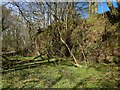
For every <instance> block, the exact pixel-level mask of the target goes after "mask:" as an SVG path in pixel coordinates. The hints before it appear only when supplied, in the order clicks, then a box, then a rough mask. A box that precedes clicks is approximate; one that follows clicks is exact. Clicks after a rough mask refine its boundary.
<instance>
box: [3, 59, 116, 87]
mask: <svg viewBox="0 0 120 90" xmlns="http://www.w3.org/2000/svg"><path fill="white" fill-rule="evenodd" d="M24 58H25V57H24ZM31 58H33V57H31ZM22 59H23V58H22ZM51 60H53V61H54V59H51ZM46 62H47V60H46ZM28 64H29V63H28ZM81 65H82V67H81V68H78V67H75V66H74V65H72V64H71V63H70V62H68V61H65V60H62V61H61V62H60V64H58V66H56V65H55V63H54V62H53V63H46V64H44V63H43V64H41V65H39V66H37V67H34V68H31V67H28V68H26V69H21V70H16V71H8V72H7V73H4V74H3V76H2V83H3V88H16V87H19V88H79V87H80V88H99V87H101V88H103V87H116V82H115V80H114V78H117V76H116V74H115V73H116V72H117V71H115V69H114V68H113V71H114V74H113V73H112V68H110V66H109V65H104V64H99V65H94V64H92V65H91V66H90V65H89V63H88V64H87V66H86V65H85V62H83V63H82V64H81ZM21 67H22V65H21ZM112 77H113V78H112ZM112 80H113V81H112Z"/></svg>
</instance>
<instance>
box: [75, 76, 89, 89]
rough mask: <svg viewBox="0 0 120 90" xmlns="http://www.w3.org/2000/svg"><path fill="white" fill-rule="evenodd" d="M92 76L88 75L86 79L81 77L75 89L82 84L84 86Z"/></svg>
mask: <svg viewBox="0 0 120 90" xmlns="http://www.w3.org/2000/svg"><path fill="white" fill-rule="evenodd" d="M90 77H91V76H89V77H86V78H84V79H81V80H80V82H78V83H77V84H76V85H75V86H74V87H73V90H76V89H77V88H80V86H84V85H85V84H86V83H87V81H88V80H89V79H90Z"/></svg>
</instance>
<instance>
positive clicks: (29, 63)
mask: <svg viewBox="0 0 120 90" xmlns="http://www.w3.org/2000/svg"><path fill="white" fill-rule="evenodd" d="M57 61H58V60H55V61H49V62H47V61H46V62H43V60H36V61H33V60H29V61H25V62H22V63H17V64H15V65H13V66H10V67H9V68H5V69H4V68H3V70H2V73H3V74H4V73H7V72H12V71H17V70H22V69H28V68H34V67H38V66H40V65H46V64H51V63H55V62H57Z"/></svg>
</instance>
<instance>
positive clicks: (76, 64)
mask: <svg viewBox="0 0 120 90" xmlns="http://www.w3.org/2000/svg"><path fill="white" fill-rule="evenodd" d="M60 40H61V41H62V43H63V44H65V46H66V47H67V49H68V51H69V53H70V55H71V56H72V57H73V59H74V62H75V63H74V65H75V66H77V67H81V65H79V64H78V63H77V60H76V58H75V56H74V54H73V53H72V52H71V51H70V48H69V47H68V45H67V44H66V43H65V41H64V40H63V39H62V37H60Z"/></svg>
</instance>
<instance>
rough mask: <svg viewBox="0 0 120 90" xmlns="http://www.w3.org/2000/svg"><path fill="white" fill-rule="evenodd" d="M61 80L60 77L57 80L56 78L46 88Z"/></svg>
mask: <svg viewBox="0 0 120 90" xmlns="http://www.w3.org/2000/svg"><path fill="white" fill-rule="evenodd" d="M61 79H62V75H61V76H60V77H58V78H56V79H55V80H54V81H52V82H51V83H50V84H49V85H48V86H47V87H46V88H52V86H54V85H55V84H56V83H57V82H59V81H60V80H61Z"/></svg>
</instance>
